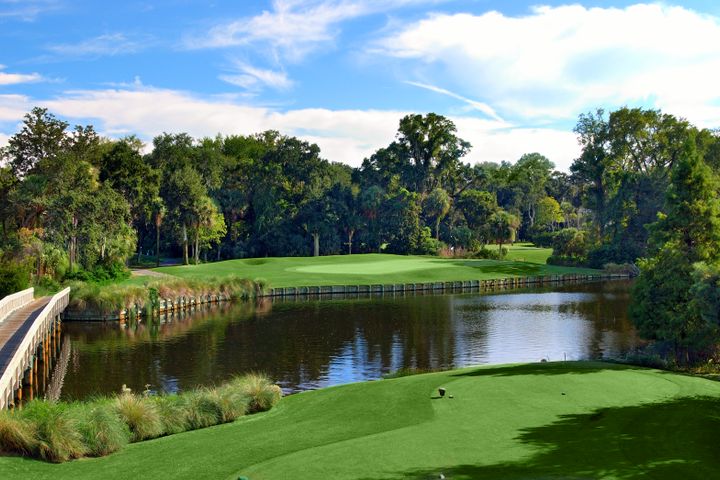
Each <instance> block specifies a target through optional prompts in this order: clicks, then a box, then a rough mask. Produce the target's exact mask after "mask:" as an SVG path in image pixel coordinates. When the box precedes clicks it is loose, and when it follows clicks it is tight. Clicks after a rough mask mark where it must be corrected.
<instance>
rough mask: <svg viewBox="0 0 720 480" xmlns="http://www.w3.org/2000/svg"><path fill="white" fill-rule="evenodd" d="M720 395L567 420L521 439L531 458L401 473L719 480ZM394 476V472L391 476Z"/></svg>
mask: <svg viewBox="0 0 720 480" xmlns="http://www.w3.org/2000/svg"><path fill="white" fill-rule="evenodd" d="M719 429H720V398H708V397H689V398H681V399H675V400H672V401H668V402H664V403H653V404H645V405H641V406H632V407H617V408H606V409H600V410H597V411H595V412H592V413H589V414H582V415H565V416H562V417H561V418H560V420H558V421H557V422H555V423H552V424H549V425H546V426H542V427H538V428H529V429H527V430H524V431H522V432H521V434H520V435H519V436H518V437H517V438H516V441H517V442H519V443H523V444H526V445H528V446H531V447H534V448H535V449H537V453H536V454H535V455H533V456H531V457H530V458H528V459H527V460H524V461H518V462H509V463H499V464H494V465H456V466H449V467H445V468H438V469H434V470H410V471H405V472H395V473H394V474H395V475H397V478H411V479H433V478H434V479H437V478H441V477H440V474H442V475H444V478H446V479H447V480H459V479H462V480H466V479H531V478H532V479H597V478H618V479H628V480H630V479H632V480H634V479H683V480H688V479H695V478H697V479H710V478H719V477H720V473H719V472H720V446H719V444H718V442H717V432H718V431H719ZM391 475H392V474H391Z"/></svg>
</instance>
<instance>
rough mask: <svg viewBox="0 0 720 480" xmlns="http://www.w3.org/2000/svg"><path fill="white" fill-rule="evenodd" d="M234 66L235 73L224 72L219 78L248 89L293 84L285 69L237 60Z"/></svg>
mask: <svg viewBox="0 0 720 480" xmlns="http://www.w3.org/2000/svg"><path fill="white" fill-rule="evenodd" d="M234 67H235V70H236V72H235V73H232V74H223V75H220V76H219V77H218V78H219V79H220V80H222V81H223V82H227V83H229V84H231V85H235V86H237V87H242V88H245V89H248V90H260V89H262V88H263V87H265V86H268V87H272V88H276V89H279V90H285V89H288V88H290V87H291V86H292V84H293V82H292V80H290V79H289V78H288V76H287V74H286V73H285V72H284V71H275V70H268V69H263V68H257V67H253V66H252V65H249V64H247V63H244V62H235V65H234Z"/></svg>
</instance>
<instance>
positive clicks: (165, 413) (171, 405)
mask: <svg viewBox="0 0 720 480" xmlns="http://www.w3.org/2000/svg"><path fill="white" fill-rule="evenodd" d="M150 400H151V401H153V402H154V403H155V405H156V407H157V410H158V413H159V414H160V421H161V422H162V429H163V433H164V434H165V435H173V434H175V433H182V432H185V431H187V430H190V429H191V426H190V420H189V419H188V407H187V403H188V402H187V398H185V396H184V395H158V396H156V397H150Z"/></svg>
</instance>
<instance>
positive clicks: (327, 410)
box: [0, 362, 720, 480]
mask: <svg viewBox="0 0 720 480" xmlns="http://www.w3.org/2000/svg"><path fill="white" fill-rule="evenodd" d="M439 386H443V387H445V388H446V389H447V396H446V397H445V398H442V399H439V398H433V397H437V388H438V387H439ZM449 395H453V397H454V398H452V399H450V398H449ZM719 427H720V383H717V382H712V381H709V380H705V379H701V378H694V377H690V376H684V375H676V374H672V373H667V372H661V371H656V370H648V369H642V368H635V367H627V366H621V365H614V364H604V363H596V362H567V363H545V364H523V365H508V366H496V367H482V368H469V369H463V370H457V371H451V372H441V373H433V374H426V375H417V376H411V377H403V378H399V379H394V380H381V381H375V382H367V383H357V384H351V385H344V386H338V387H333V388H328V389H323V390H318V391H313V392H306V393H302V394H297V395H292V396H290V397H288V398H286V399H284V400H283V401H281V403H280V405H279V406H278V407H277V408H276V409H274V410H273V411H271V412H269V413H267V414H259V415H256V416H253V417H249V418H244V419H241V420H239V421H237V422H235V423H232V424H227V425H222V426H218V427H212V428H208V429H204V430H199V431H194V432H188V433H185V434H180V435H175V436H171V437H166V438H163V439H158V440H152V441H149V442H143V443H139V444H133V445H130V446H129V447H128V448H127V449H125V450H123V451H122V452H120V453H118V454H114V455H112V456H110V457H106V458H101V459H88V460H81V461H74V462H70V463H67V464H62V465H49V464H46V463H42V462H38V461H29V460H23V459H19V458H8V457H5V458H0V473H2V474H3V477H7V478H38V479H45V478H47V479H50V478H52V479H65V478H68V479H69V478H72V479H84V478H100V477H102V478H108V479H115V478H118V479H119V478H123V479H124V478H133V476H136V477H137V478H173V479H185V478H188V479H190V478H192V479H196V478H208V479H209V478H228V479H230V478H232V479H236V478H238V476H240V475H244V476H247V477H248V478H250V479H251V480H258V479H265V480H270V479H285V478H297V479H316V478H333V479H381V478H386V479H400V478H417V479H426V478H439V475H440V474H441V473H442V474H444V475H445V476H446V478H448V479H470V478H481V479H482V478H488V479H490V478H493V479H497V478H508V479H520V478H660V479H665V478H667V479H675V478H683V479H695V478H698V479H705V478H713V476H714V475H716V473H717V471H718V469H720V455H718V454H717V442H715V441H714V440H713V439H714V436H715V434H716V432H717V431H718V428H719ZM23 475H24V476H25V477H22V476H23Z"/></svg>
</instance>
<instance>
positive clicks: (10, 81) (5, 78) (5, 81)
mask: <svg viewBox="0 0 720 480" xmlns="http://www.w3.org/2000/svg"><path fill="white" fill-rule="evenodd" d="M4 69H5V65H0V70H4ZM42 80H43V77H42V75H40V74H39V73H8V72H2V71H0V86H2V85H16V84H18V83H33V82H40V81H42Z"/></svg>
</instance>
